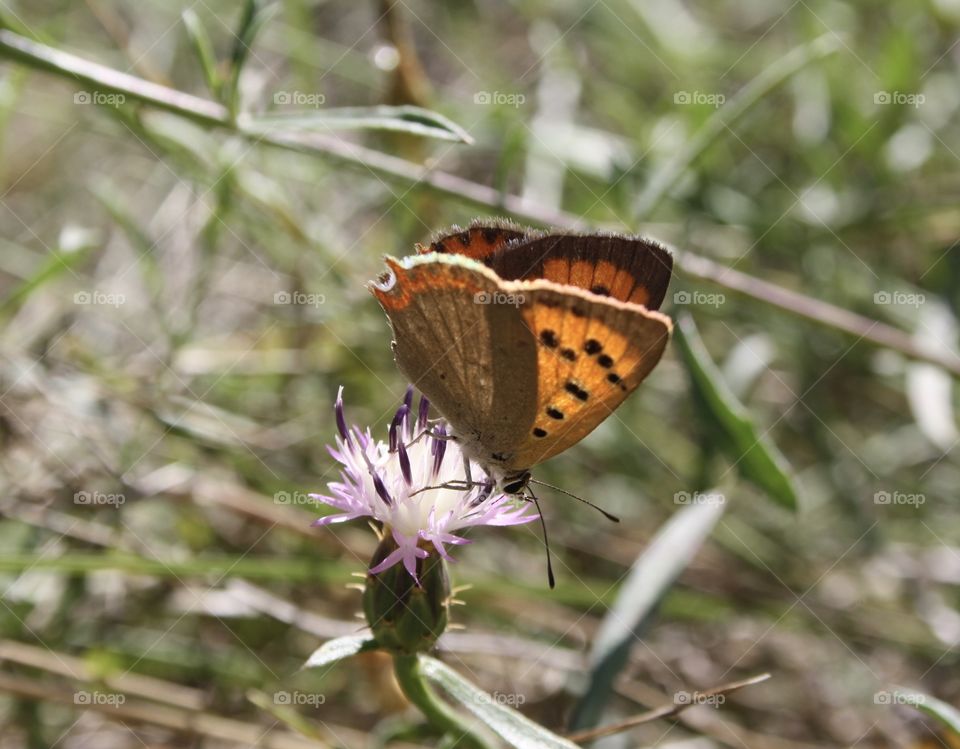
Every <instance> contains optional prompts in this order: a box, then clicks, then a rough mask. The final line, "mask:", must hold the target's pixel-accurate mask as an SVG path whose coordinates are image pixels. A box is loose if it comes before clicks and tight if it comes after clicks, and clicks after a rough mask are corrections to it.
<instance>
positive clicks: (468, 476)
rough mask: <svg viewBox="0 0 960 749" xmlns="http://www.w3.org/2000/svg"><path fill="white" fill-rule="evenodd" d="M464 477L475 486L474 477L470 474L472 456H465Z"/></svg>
mask: <svg viewBox="0 0 960 749" xmlns="http://www.w3.org/2000/svg"><path fill="white" fill-rule="evenodd" d="M463 477H464V479H465V480H466V482H467V484H469V485H470V486H473V485H474V483H473V477H472V476H471V474H470V458H468V457H467V456H466V455H464V456H463Z"/></svg>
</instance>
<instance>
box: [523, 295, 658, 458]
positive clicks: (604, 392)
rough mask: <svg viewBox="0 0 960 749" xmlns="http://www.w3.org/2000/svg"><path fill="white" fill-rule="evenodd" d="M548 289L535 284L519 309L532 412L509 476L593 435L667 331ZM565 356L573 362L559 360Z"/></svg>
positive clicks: (649, 317) (632, 311) (620, 307)
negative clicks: (528, 350)
mask: <svg viewBox="0 0 960 749" xmlns="http://www.w3.org/2000/svg"><path fill="white" fill-rule="evenodd" d="M536 287H539V288H536ZM551 287H552V284H543V283H540V284H535V288H533V289H531V290H530V291H528V292H527V299H526V300H525V304H524V305H523V307H522V308H521V312H522V314H523V318H524V321H525V322H526V324H527V326H528V327H529V328H530V331H531V332H532V333H533V335H534V338H535V339H536V340H537V341H538V344H539V345H538V350H537V372H538V377H537V381H538V385H537V408H536V412H535V413H536V415H535V417H534V422H533V424H532V425H531V428H530V431H529V433H528V434H527V435H526V438H525V439H524V441H522V442H521V443H520V444H518V445H515V446H514V450H513V455H512V456H511V461H510V465H509V466H508V467H509V468H511V469H517V470H523V469H527V468H530V467H531V466H534V465H536V464H537V463H541V462H542V461H544V460H546V459H547V458H550V457H552V456H554V455H556V454H558V453H561V452H563V451H564V450H566V449H567V448H569V447H570V446H571V445H573V444H576V443H577V442H579V441H580V440H582V439H583V438H584V437H585V436H587V435H588V434H589V433H590V432H592V431H593V430H594V429H595V428H596V427H597V426H598V425H599V424H600V423H601V422H602V421H603V420H604V419H606V418H607V417H608V416H609V415H610V414H611V413H613V411H614V410H615V409H616V408H617V407H618V406H619V405H620V404H621V403H622V402H623V401H624V400H625V399H626V397H627V396H628V395H629V394H630V393H631V392H633V391H634V390H635V389H636V388H637V386H638V385H639V384H640V383H641V382H642V381H643V379H644V378H645V377H646V376H647V375H648V374H649V373H650V371H651V370H652V369H653V368H654V366H655V365H656V364H657V362H658V361H660V358H661V356H662V355H663V351H664V349H665V348H666V344H667V340H668V339H669V336H670V331H671V328H672V326H671V323H670V319H669V318H668V317H666V316H665V315H662V314H660V313H658V312H649V311H647V310H646V309H643V308H642V307H638V306H635V305H626V304H622V303H619V302H615V301H611V300H604V299H598V298H596V297H591V296H590V295H589V294H585V293H582V292H572V291H564V290H562V289H557V288H556V287H552V288H551ZM551 344H552V345H551ZM565 349H569V350H572V351H574V352H575V353H576V357H575V358H573V359H570V358H567V357H565V356H563V355H562V352H563V351H564V350H565Z"/></svg>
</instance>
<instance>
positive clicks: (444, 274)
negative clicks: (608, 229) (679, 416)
mask: <svg viewBox="0 0 960 749" xmlns="http://www.w3.org/2000/svg"><path fill="white" fill-rule="evenodd" d="M671 262H672V261H671V258H670V255H669V253H667V252H666V250H664V249H663V248H661V247H660V246H659V245H656V244H655V243H652V242H650V241H649V240H641V239H634V238H629V237H619V236H615V235H587V236H580V235H551V234H538V233H533V232H526V231H524V230H521V229H519V228H516V227H512V226H504V225H495V226H485V225H474V226H471V227H470V228H469V229H467V230H463V231H458V232H455V233H451V234H448V235H446V236H444V237H441V238H439V239H438V240H436V241H435V242H433V243H432V244H431V245H430V246H428V247H422V248H420V254H418V255H414V256H410V257H406V258H403V259H401V260H397V259H394V258H387V266H388V269H389V271H388V273H387V274H385V275H384V276H383V277H381V279H379V280H378V281H376V282H374V283H373V284H372V286H371V289H372V291H373V293H374V294H375V295H376V297H377V299H378V300H379V302H380V304H381V306H382V307H383V308H384V310H385V311H386V313H387V316H388V318H389V319H390V323H391V326H392V328H393V333H394V343H393V349H394V353H395V356H396V360H397V365H398V367H399V368H400V370H401V372H403V374H404V375H405V376H406V377H407V378H408V379H409V380H410V381H411V382H412V383H413V384H414V385H415V386H416V387H417V388H418V389H420V390H421V392H423V393H424V394H425V395H426V396H427V397H428V398H429V399H430V400H431V402H433V403H434V404H435V405H436V407H437V409H438V410H439V411H440V413H441V414H443V416H444V417H445V418H446V420H447V421H448V422H449V423H450V425H451V429H452V431H453V434H454V436H455V438H456V439H457V440H458V442H459V443H460V445H461V448H462V449H463V451H464V452H465V454H466V455H468V456H469V457H470V458H472V459H473V460H475V461H476V462H478V463H479V464H480V465H481V466H483V467H484V468H485V470H487V472H488V473H489V474H490V475H491V476H492V477H493V478H495V479H496V480H497V481H498V483H499V484H500V486H501V488H507V489H513V490H517V491H519V490H520V489H522V487H523V486H524V485H525V483H526V481H527V479H528V478H529V469H530V468H531V467H532V466H534V465H536V464H538V463H540V462H542V461H544V460H546V459H548V458H550V457H552V456H553V455H556V454H557V453H559V452H562V451H563V450H565V449H567V448H568V447H569V446H570V445H572V444H574V443H576V442H578V441H580V440H581V439H582V438H583V437H585V436H586V435H587V434H588V433H589V432H590V431H592V430H593V429H594V428H595V427H596V426H597V425H598V424H599V423H600V422H602V421H603V420H604V419H605V418H606V417H607V416H609V415H610V413H612V412H613V410H614V409H616V408H617V406H619V405H620V403H622V402H623V400H624V399H625V398H626V396H627V395H629V393H630V392H632V391H633V390H634V389H635V388H636V387H637V386H638V385H639V384H640V382H641V381H642V380H643V379H644V378H645V377H646V376H647V374H649V372H650V370H652V368H653V366H654V365H655V364H656V363H657V362H658V361H659V359H660V357H661V355H662V353H663V350H664V348H665V347H666V343H667V340H668V338H669V334H670V330H671V323H670V320H669V318H667V317H666V316H665V315H662V314H660V313H659V312H656V311H655V307H657V306H659V304H660V302H661V301H662V300H663V296H664V294H665V292H666V285H667V283H668V282H669V278H670V268H671ZM648 305H649V306H648Z"/></svg>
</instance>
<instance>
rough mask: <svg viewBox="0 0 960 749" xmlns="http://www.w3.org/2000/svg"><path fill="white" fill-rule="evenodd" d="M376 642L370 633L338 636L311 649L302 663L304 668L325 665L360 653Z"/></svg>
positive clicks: (373, 646)
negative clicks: (309, 654) (310, 652)
mask: <svg viewBox="0 0 960 749" xmlns="http://www.w3.org/2000/svg"><path fill="white" fill-rule="evenodd" d="M376 646H377V645H376V642H374V640H373V639H372V638H371V637H370V635H347V636H346V637H338V638H337V639H336V640H330V641H329V642H325V643H323V645H321V646H320V647H319V648H317V649H316V650H314V651H313V653H312V654H311V656H310V657H309V658H307V662H306V663H304V664H303V667H304V668H317V667H318V666H327V665H329V664H331V663H336V662H337V661H340V660H343V659H344V658H349V657H350V656H351V655H356V654H357V653H362V652H364V651H365V650H372V649H373V648H375V647H376Z"/></svg>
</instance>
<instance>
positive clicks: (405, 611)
mask: <svg viewBox="0 0 960 749" xmlns="http://www.w3.org/2000/svg"><path fill="white" fill-rule="evenodd" d="M422 548H424V549H426V550H429V551H430V552H431V553H430V555H429V556H427V557H425V558H424V559H418V560H417V575H416V580H414V579H413V577H411V575H410V573H409V572H407V570H406V569H405V568H404V566H403V565H402V564H394V565H392V566H391V567H387V569H385V570H383V571H382V572H378V573H377V574H372V573H367V582H366V586H365V587H364V590H363V613H364V615H365V616H366V618H367V623H368V624H369V625H370V629H371V630H373V636H374V639H376V641H377V644H379V645H380V647H382V648H385V649H387V650H391V651H393V652H397V653H419V652H424V651H427V650H430V649H431V648H432V647H433V645H434V643H435V642H436V641H437V638H438V637H440V635H441V634H443V631H444V630H445V629H446V628H447V618H448V617H447V615H448V607H449V603H450V578H449V576H448V575H447V564H446V562H444V560H443V559H442V558H441V557H440V556H439V555H438V554H437V553H436V550H435V549H434V548H433V547H432V546H430V547H427V546H426V545H424V546H422ZM396 549H397V543H396V541H394V540H393V537H392V536H390V535H387V536H386V537H385V538H384V539H383V540H382V541H381V542H380V545H379V546H378V547H377V550H376V551H375V552H374V554H373V559H372V560H371V561H370V567H371V568H373V567H376V565H378V564H380V563H381V562H382V561H383V560H384V559H386V558H387V556H388V555H389V554H390V553H391V552H393V551H395V550H396Z"/></svg>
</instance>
